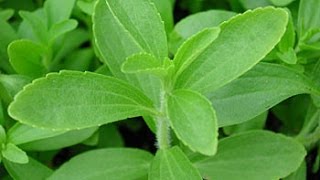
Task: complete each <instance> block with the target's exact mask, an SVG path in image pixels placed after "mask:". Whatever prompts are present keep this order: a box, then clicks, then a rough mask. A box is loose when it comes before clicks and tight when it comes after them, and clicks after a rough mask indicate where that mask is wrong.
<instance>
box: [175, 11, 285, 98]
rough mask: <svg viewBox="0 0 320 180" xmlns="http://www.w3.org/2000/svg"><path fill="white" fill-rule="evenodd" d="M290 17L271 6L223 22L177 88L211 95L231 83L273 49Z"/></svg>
mask: <svg viewBox="0 0 320 180" xmlns="http://www.w3.org/2000/svg"><path fill="white" fill-rule="evenodd" d="M287 20H288V15H287V13H286V11H284V10H282V9H275V8H272V7H267V8H260V9H256V10H253V11H247V12H246V13H244V14H241V15H238V16H235V17H234V18H232V19H231V20H229V21H227V22H225V23H223V24H222V25H221V26H220V28H221V32H220V34H219V36H218V38H217V39H216V40H215V41H214V42H213V43H212V44H211V45H209V46H208V47H207V48H206V50H205V51H203V53H201V54H200V55H199V56H198V58H196V59H195V60H194V61H193V63H191V64H190V65H189V66H188V68H187V69H186V70H185V71H183V72H182V74H181V75H180V76H179V78H178V79H177V81H176V84H175V87H176V88H177V89H178V88H186V89H192V90H195V91H198V92H200V93H203V94H208V93H210V92H213V91H215V90H217V89H218V88H219V87H222V86H224V85H225V84H227V83H229V82H231V81H232V80H234V79H236V78H237V77H239V76H240V75H242V74H243V73H245V72H246V71H248V70H249V69H251V68H252V67H253V66H254V65H256V64H257V63H258V62H259V61H260V60H261V59H262V58H263V57H264V56H265V55H267V54H268V53H269V52H270V51H271V50H272V48H273V47H274V46H275V45H276V44H277V43H278V42H279V41H280V38H281V37H282V35H283V34H284V32H285V28H286V24H287ZM270 24H272V27H273V28H272V29H271V28H270V27H269V26H270ZM261 32H263V34H264V35H263V36H262V35H261ZM248 42H250V43H248ZM213 77H214V78H213Z"/></svg>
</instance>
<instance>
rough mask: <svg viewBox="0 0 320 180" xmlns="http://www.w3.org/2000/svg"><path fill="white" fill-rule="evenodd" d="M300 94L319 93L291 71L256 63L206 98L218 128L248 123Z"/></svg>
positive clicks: (302, 76) (274, 65) (301, 75)
mask: <svg viewBox="0 0 320 180" xmlns="http://www.w3.org/2000/svg"><path fill="white" fill-rule="evenodd" d="M266 82H267V83H266ZM303 93H319V90H318V89H315V87H314V86H313V83H312V82H311V81H310V79H308V78H307V77H305V76H304V75H303V74H301V73H300V72H297V71H295V70H294V69H291V68H288V67H285V66H283V65H278V64H270V63H259V64H258V65H256V66H255V67H254V68H253V69H251V70H250V71H248V72H247V73H246V74H244V75H243V76H241V77H240V78H238V79H237V80H235V81H233V82H232V83H230V84H228V85H226V86H225V87H222V88H221V89H219V90H218V91H215V92H214V93H212V94H210V95H208V96H209V97H210V98H209V99H210V100H211V101H212V103H213V106H214V107H215V110H216V112H217V117H218V124H219V127H223V126H228V125H233V124H238V123H241V122H244V121H247V120H249V119H252V118H254V117H256V116H257V115H259V114H261V113H262V112H265V111H266V110H268V109H269V108H271V107H272V106H274V105H276V104H278V103H279V102H281V101H283V100H285V99H287V98H289V97H291V96H294V95H297V94H303Z"/></svg>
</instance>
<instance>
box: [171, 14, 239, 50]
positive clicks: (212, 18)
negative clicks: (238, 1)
mask: <svg viewBox="0 0 320 180" xmlns="http://www.w3.org/2000/svg"><path fill="white" fill-rule="evenodd" d="M235 15H236V13H234V12H230V11H224V10H209V11H205V12H199V13H196V14H192V15H190V16H187V17H186V18H184V19H182V20H181V21H179V22H178V23H177V24H176V25H175V27H174V30H173V31H172V32H171V34H170V37H169V49H170V52H171V53H174V54H175V53H176V52H177V50H178V48H179V47H180V45H181V44H182V43H183V42H184V41H185V40H187V39H188V38H190V37H191V36H193V35H195V34H197V33H198V32H200V31H202V30H203V29H205V28H211V27H217V26H219V24H220V23H222V22H223V21H226V20H228V19H229V18H231V17H232V16H235Z"/></svg>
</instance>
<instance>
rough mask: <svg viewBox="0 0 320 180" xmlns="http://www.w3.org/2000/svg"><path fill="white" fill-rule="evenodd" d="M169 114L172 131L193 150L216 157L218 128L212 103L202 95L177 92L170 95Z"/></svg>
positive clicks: (185, 91)
mask: <svg viewBox="0 0 320 180" xmlns="http://www.w3.org/2000/svg"><path fill="white" fill-rule="evenodd" d="M167 113H168V116H169V121H170V124H171V127H172V129H173V130H174V132H175V133H176V135H177V136H178V138H179V139H180V140H181V141H182V142H183V143H184V144H185V145H187V146H188V147H190V149H191V150H194V151H197V152H200V153H202V154H205V155H214V154H215V153H216V149H217V141H218V127H217V118H216V115H215V111H214V109H213V108H212V105H211V103H210V102H209V101H208V100H207V99H206V98H205V97H204V96H202V95H201V94H199V93H197V92H193V91H189V90H183V89H181V90H176V91H173V92H172V94H170V95H169V98H168V105H167Z"/></svg>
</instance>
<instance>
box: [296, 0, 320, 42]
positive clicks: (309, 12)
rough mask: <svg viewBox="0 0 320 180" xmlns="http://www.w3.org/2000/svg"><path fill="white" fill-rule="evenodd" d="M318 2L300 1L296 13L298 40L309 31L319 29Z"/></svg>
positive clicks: (312, 0) (317, 0)
mask: <svg viewBox="0 0 320 180" xmlns="http://www.w3.org/2000/svg"><path fill="white" fill-rule="evenodd" d="M319 6H320V1H319V0H301V1H300V5H299V13H298V27H297V30H298V35H299V37H300V38H302V37H303V36H305V35H306V34H307V33H308V32H309V31H312V30H314V29H319V28H320V9H319V8H318V7H319Z"/></svg>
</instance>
